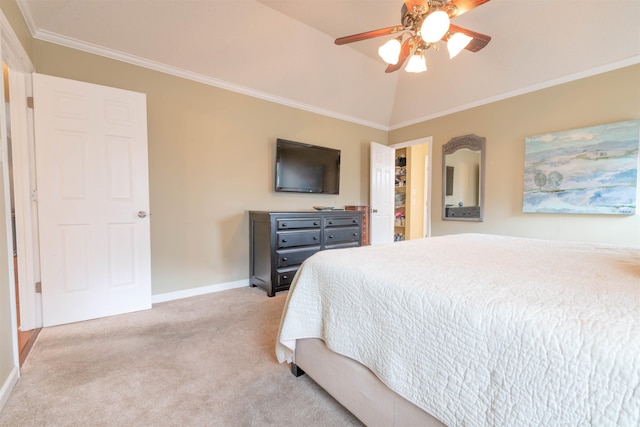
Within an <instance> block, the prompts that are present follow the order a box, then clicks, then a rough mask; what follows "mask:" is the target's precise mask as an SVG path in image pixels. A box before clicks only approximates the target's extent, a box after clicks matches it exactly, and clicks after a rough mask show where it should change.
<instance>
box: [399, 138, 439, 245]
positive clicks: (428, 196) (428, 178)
mask: <svg viewBox="0 0 640 427" xmlns="http://www.w3.org/2000/svg"><path fill="white" fill-rule="evenodd" d="M422 144H427V147H428V148H427V159H426V162H427V164H426V167H427V168H426V170H425V173H424V174H425V175H424V176H425V185H424V192H425V194H424V199H425V204H426V207H425V208H426V211H425V212H426V215H425V218H424V223H425V229H424V233H425V237H431V193H433V191H431V183H432V182H433V179H432V170H433V167H432V166H433V137H431V136H426V137H424V138H418V139H412V140H410V141H403V142H398V143H396V144H390V145H389V147H392V148H395V149H396V150H397V149H399V148H406V147H411V146H412V145H422Z"/></svg>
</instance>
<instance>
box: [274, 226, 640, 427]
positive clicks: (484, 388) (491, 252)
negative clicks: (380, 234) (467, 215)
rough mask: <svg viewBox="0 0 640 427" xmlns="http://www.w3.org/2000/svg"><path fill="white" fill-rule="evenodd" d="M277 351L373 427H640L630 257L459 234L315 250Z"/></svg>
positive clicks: (635, 295)
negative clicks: (521, 426) (544, 426)
mask: <svg viewBox="0 0 640 427" xmlns="http://www.w3.org/2000/svg"><path fill="white" fill-rule="evenodd" d="M276 355H277V357H278V360H279V361H280V362H285V361H287V362H290V363H292V370H293V371H297V372H300V371H299V370H302V371H305V372H306V373H307V374H309V376H310V377H311V378H312V379H314V380H315V381H316V382H317V383H319V384H320V385H321V386H322V387H324V388H325V389H326V390H327V391H328V392H329V393H331V394H332V395H333V396H334V397H336V399H337V400H338V401H339V402H340V403H342V404H343V405H344V406H345V407H346V408H347V409H349V410H350V411H351V412H352V413H354V415H356V416H357V417H358V418H359V419H360V420H362V421H363V422H364V423H365V424H367V425H370V426H375V425H385V426H389V425H398V426H399V425H433V426H441V425H447V426H481V425H482V426H486V425H489V426H507V425H509V426H515V425H536V426H541V425H554V426H555V425H567V426H569V425H570V426H580V425H598V426H607V425H611V426H614V425H615V426H638V425H640V248H632V247H616V246H608V245H595V244H588V243H574V242H557V241H547V240H538V239H526V238H516V237H506V236H494V235H482V234H458V235H450V236H442V237H432V238H427V239H419V240H410V241H405V242H398V243H394V244H390V245H378V246H368V247H362V248H352V249H337V250H331V251H324V252H319V253H317V254H315V255H313V256H312V257H311V258H309V259H308V260H307V261H305V263H304V264H303V265H302V266H301V268H300V270H299V271H298V274H297V275H296V277H295V279H294V282H293V283H292V286H291V289H290V291H289V294H288V296H287V301H286V304H285V309H284V312H283V315H282V320H281V324H280V330H279V333H278V339H277V343H276ZM381 396H384V397H381Z"/></svg>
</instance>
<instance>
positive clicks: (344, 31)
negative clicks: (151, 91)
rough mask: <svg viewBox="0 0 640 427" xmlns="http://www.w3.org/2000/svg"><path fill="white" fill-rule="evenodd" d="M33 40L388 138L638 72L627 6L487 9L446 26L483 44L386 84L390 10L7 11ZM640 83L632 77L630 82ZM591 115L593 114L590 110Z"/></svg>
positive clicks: (500, 2)
mask: <svg viewBox="0 0 640 427" xmlns="http://www.w3.org/2000/svg"><path fill="white" fill-rule="evenodd" d="M18 5H19V7H20V9H21V10H22V13H23V15H24V16H25V20H26V21H27V24H28V25H29V28H30V30H31V32H32V34H33V35H34V37H36V38H38V39H42V40H46V41H50V42H53V43H59V44H62V45H66V46H70V47H74V48H77V49H82V50H85V51H88V52H93V53H97V54H100V55H104V56H108V57H112V58H116V59H120V60H123V61H127V62H130V63H134V64H138V65H142V66H146V67H149V68H153V69H157V70H161V71H165V72H169V73H172V74H176V75H179V76H182V77H186V78H191V79H194V80H197V81H201V82H204V83H207V84H212V85H215V86H219V87H223V88H227V89H230V90H234V91H238V92H241V93H246V94H249V95H252V96H257V97H260V98H264V99H268V100H272V101H275V102H279V103H283V104H286V105H291V106H294V107H297V108H303V109H307V110H310V111H314V112H319V113H322V114H326V115H329V116H332V117H338V118H342V119H345V120H349V121H353V122H356V123H362V124H366V125H369V126H374V127H377V128H380V129H394V128H398V127H401V126H404V125H408V124H411V123H415V122H419V121H422V120H425V119H428V118H432V117H437V116H439V115H443V114H447V113H450V112H453V111H458V110H461V109H464V108H468V107H471V106H475V105H480V104H483V103H486V102H490V101H493V100H498V99H503V98H506V97H509V96H513V95H517V94H520V93H525V92H527V91H531V90H534V89H538V88H543V87H547V86H551V85H554V84H558V83H562V82H566V81H570V80H573V79H576V78H580V77H585V76H588V75H592V74H596V73H599V72H602V71H607V70H610V69H615V68H619V67H622V66H625V65H630V64H635V63H639V62H640V1H638V0H491V1H490V2H489V3H486V4H484V5H482V6H480V7H477V8H475V9H473V10H471V11H470V12H468V13H466V14H465V15H462V16H460V17H458V18H455V19H454V21H453V22H454V23H455V24H456V25H459V26H463V27H465V28H468V29H470V30H473V31H476V32H480V33H484V34H487V35H490V36H491V37H492V40H491V42H490V43H489V45H488V46H487V47H486V48H484V49H483V50H481V51H479V52H477V53H471V52H468V51H463V52H462V53H461V54H460V55H458V57H456V58H454V59H452V60H450V59H449V58H448V54H447V51H446V46H442V48H441V50H440V51H439V52H434V51H433V49H430V50H429V51H427V65H428V67H429V70H428V71H427V72H425V73H421V74H417V75H413V74H410V73H406V72H405V71H404V70H400V71H397V72H395V73H392V74H386V73H385V72H384V70H385V68H386V64H384V63H383V62H382V60H381V59H380V58H378V56H377V53H376V52H377V47H378V46H379V45H380V44H382V43H383V42H384V41H386V40H387V39H388V38H389V37H381V38H377V39H373V40H367V41H362V42H357V43H353V44H349V45H344V46H336V45H335V44H334V43H333V41H334V39H335V38H337V37H340V36H345V35H350V34H355V33H360V32H363V31H368V30H372V29H378V28H383V27H389V26H393V25H398V24H400V8H401V6H402V1H401V0H18ZM639 78H640V77H639ZM594 102H597V100H594Z"/></svg>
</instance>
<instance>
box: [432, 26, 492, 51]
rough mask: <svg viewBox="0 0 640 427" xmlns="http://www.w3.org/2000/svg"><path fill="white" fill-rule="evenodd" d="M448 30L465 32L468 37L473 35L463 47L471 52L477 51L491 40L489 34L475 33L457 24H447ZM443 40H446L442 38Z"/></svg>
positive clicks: (452, 32)
mask: <svg viewBox="0 0 640 427" xmlns="http://www.w3.org/2000/svg"><path fill="white" fill-rule="evenodd" d="M449 32H450V33H451V34H454V33H462V34H466V35H468V36H469V37H473V40H471V42H470V43H469V44H468V45H467V46H466V47H465V49H467V50H469V51H471V52H477V51H479V50H480V49H482V48H483V47H485V46H486V45H487V44H489V42H490V41H491V36H488V35H486V34H481V33H476V32H475V31H471V30H467V29H466V28H462V27H458V26H457V25H454V24H451V25H449ZM443 41H446V40H444V39H443Z"/></svg>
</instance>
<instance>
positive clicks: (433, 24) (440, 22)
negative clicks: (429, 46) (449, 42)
mask: <svg viewBox="0 0 640 427" xmlns="http://www.w3.org/2000/svg"><path fill="white" fill-rule="evenodd" d="M449 24H450V21H449V15H448V14H447V12H444V11H442V10H436V11H435V12H432V13H430V14H429V15H427V17H426V18H425V19H424V21H423V22H422V26H421V27H420V34H421V35H422V39H423V40H424V41H426V42H427V43H435V42H437V41H438V40H440V39H441V38H442V37H444V35H445V34H447V31H449Z"/></svg>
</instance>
